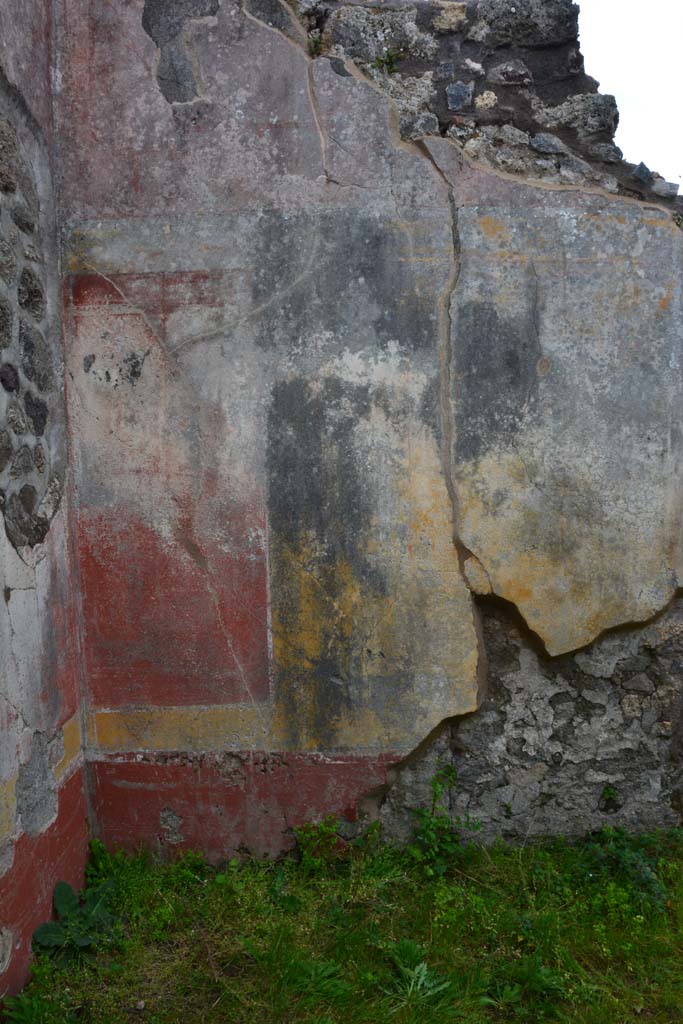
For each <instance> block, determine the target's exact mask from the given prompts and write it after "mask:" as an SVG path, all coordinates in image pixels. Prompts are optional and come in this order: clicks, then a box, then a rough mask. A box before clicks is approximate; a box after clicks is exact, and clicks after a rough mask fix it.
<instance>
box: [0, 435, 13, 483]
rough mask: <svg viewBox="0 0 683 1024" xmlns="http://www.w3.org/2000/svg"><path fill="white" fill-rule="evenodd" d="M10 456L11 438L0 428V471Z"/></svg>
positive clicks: (0, 471)
mask: <svg viewBox="0 0 683 1024" xmlns="http://www.w3.org/2000/svg"><path fill="white" fill-rule="evenodd" d="M11 457H12V439H11V437H10V436H9V434H8V432H7V431H6V430H0V473H2V471H3V470H4V468H5V467H6V465H7V463H8V462H9V460H10V459H11Z"/></svg>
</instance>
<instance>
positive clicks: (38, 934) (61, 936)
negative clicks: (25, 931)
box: [33, 921, 66, 948]
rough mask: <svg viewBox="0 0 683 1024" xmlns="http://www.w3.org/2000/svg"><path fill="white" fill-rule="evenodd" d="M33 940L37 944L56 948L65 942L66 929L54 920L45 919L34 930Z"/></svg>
mask: <svg viewBox="0 0 683 1024" xmlns="http://www.w3.org/2000/svg"><path fill="white" fill-rule="evenodd" d="M33 941H34V942H35V943H36V945H38V946H46V947H48V948H49V947H53V948H57V947H58V946H63V945H64V943H65V942H66V930H65V929H64V928H63V927H62V925H61V924H58V923H57V922H56V921H46V922H45V924H41V925H39V926H38V928H36V930H35V931H34V933H33Z"/></svg>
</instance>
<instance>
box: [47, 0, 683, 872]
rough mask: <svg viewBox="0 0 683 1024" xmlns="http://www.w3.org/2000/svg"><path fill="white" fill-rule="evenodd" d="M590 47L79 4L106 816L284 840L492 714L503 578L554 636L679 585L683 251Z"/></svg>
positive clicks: (359, 14)
mask: <svg viewBox="0 0 683 1024" xmlns="http://www.w3.org/2000/svg"><path fill="white" fill-rule="evenodd" d="M499 8H500V9H499ZM513 15H514V16H513ZM517 15H519V16H517ZM576 33H577V23H576V9H575V8H574V7H573V6H572V5H571V4H567V3H565V2H558V3H552V4H549V5H543V4H538V3H532V2H531V0H529V2H527V3H525V4H521V5H520V12H513V14H511V13H510V11H508V9H507V7H506V5H502V6H501V5H498V7H497V6H496V4H494V3H480V4H470V5H467V4H462V3H444V4H412V5H411V4H406V3H397V4H395V5H393V6H392V7H391V8H390V9H388V10H385V9H379V8H374V7H372V6H371V5H369V4H354V5H344V4H331V5H327V6H325V7H323V6H321V5H316V4H312V3H306V4H304V5H301V7H300V9H299V11H298V15H297V14H296V13H295V12H294V11H293V10H291V9H290V8H289V7H287V6H286V5H285V4H281V3H279V2H277V3H256V2H249V3H244V4H237V3H233V2H227V0H223V2H221V3H219V2H218V0H206V2H203V0H201V2H197V3H194V4H189V5H188V4H182V3H177V4H161V3H156V2H153V0H147V2H143V0H140V2H135V3H130V4H127V5H126V6H125V7H121V8H117V9H116V10H114V9H112V8H111V6H110V5H105V4H103V3H95V2H86V0H63V2H62V3H61V4H60V5H59V7H58V17H57V52H58V54H59V59H58V68H59V76H58V80H59V94H58V97H57V119H58V137H59V151H58V160H59V176H60V189H61V202H62V217H63V231H64V239H65V269H66V271H67V276H66V287H65V303H66V305H65V321H66V323H67V336H68V353H67V359H68V382H69V422H70V429H71V439H72V451H73V459H74V462H73V470H74V516H75V529H76V533H77V542H76V545H75V548H76V550H77V552H78V560H79V578H80V580H81V585H82V593H83V644H84V658H85V677H86V686H87V714H86V717H87V744H88V760H89V765H90V767H89V777H90V781H91V785H92V799H93V806H94V808H95V812H94V813H95V817H96V820H97V822H98V827H99V828H100V830H101V832H102V834H103V835H105V836H106V837H107V838H108V839H109V840H111V841H116V842H120V843H123V844H124V845H126V844H127V845H129V846H131V845H134V844H135V843H137V842H139V841H140V840H144V841H146V842H154V843H160V844H162V845H164V844H171V845H182V844H183V843H185V844H187V843H193V842H196V841H197V840H198V839H199V837H201V836H202V835H203V836H204V843H205V845H206V846H207V847H210V848H211V850H212V851H213V850H216V851H218V850H219V849H221V848H223V849H224V848H225V847H226V846H227V847H228V848H230V849H234V848H237V847H239V846H240V844H243V843H246V844H247V845H250V846H251V847H252V848H254V849H257V850H259V851H260V852H267V853H274V852H277V851H278V850H280V849H281V848H283V846H286V845H287V843H288V842H289V839H288V829H289V828H290V826H291V825H292V824H294V823H296V821H298V820H300V818H301V816H304V817H311V816H313V815H314V814H316V813H322V810H323V809H324V810H326V811H330V812H347V811H348V810H349V808H351V807H352V806H353V805H354V804H355V802H356V801H357V800H358V798H360V797H361V796H363V795H364V794H366V793H367V792H368V791H370V790H377V791H379V790H381V789H382V787H383V786H385V785H386V784H387V781H388V776H387V771H388V770H389V769H390V768H391V766H392V765H395V764H397V763H399V762H401V761H402V759H403V758H405V757H406V756H407V755H409V754H410V753H411V752H412V751H413V750H415V748H417V747H418V746H419V745H420V744H421V743H422V741H423V740H424V739H425V738H426V737H427V736H429V735H430V734H431V733H432V731H433V730H435V729H437V728H438V727H439V726H440V725H441V723H442V722H444V721H445V720H447V719H450V718H454V717H457V716H463V715H468V714H471V713H473V712H475V711H476V710H477V708H478V707H479V705H480V703H481V699H482V695H483V690H484V684H485V679H486V664H485V662H486V644H485V643H484V642H483V640H482V633H481V625H480V621H479V620H480V612H479V610H478V607H477V604H476V602H477V601H478V600H479V596H480V595H488V594H492V595H495V596H497V597H499V598H501V599H504V600H506V601H508V602H510V603H511V605H513V606H514V607H515V608H516V609H517V610H518V611H519V613H521V615H522V616H523V617H524V619H525V621H526V623H527V626H528V628H529V629H530V631H531V632H532V634H533V636H534V637H535V638H536V640H535V642H537V643H538V644H539V645H540V647H541V648H542V649H544V650H545V651H547V652H548V654H549V655H550V656H551V657H555V656H561V655H564V654H567V653H570V652H573V651H576V650H578V649H580V648H584V647H585V646H586V645H588V644H590V643H592V642H594V641H595V640H596V639H597V638H598V637H599V636H600V635H601V634H602V633H603V632H604V631H605V630H609V629H612V628H614V627H618V626H621V625H623V624H626V623H633V622H638V621H644V620H647V619H649V618H650V617H652V616H654V615H656V614H657V613H659V612H661V611H662V609H664V608H665V607H666V606H667V605H668V603H669V602H670V600H671V599H672V597H673V595H674V594H675V593H676V590H677V587H678V585H679V583H678V572H679V565H678V563H679V552H678V545H679V541H678V538H679V535H680V525H681V524H680V502H679V482H678V465H679V459H680V437H679V431H678V426H677V416H678V414H677V409H678V406H679V404H680V370H679V367H680V360H681V357H682V353H681V352H680V346H681V319H680V318H681V313H680V280H681V268H680V256H681V237H682V236H681V232H680V229H679V227H678V225H677V223H676V220H675V219H674V217H673V216H672V209H671V206H670V205H669V207H668V208H667V205H666V204H667V203H669V204H670V203H671V202H672V201H673V192H672V190H671V188H670V187H669V186H668V185H667V183H665V182H663V181H662V179H659V178H657V177H656V175H653V174H652V173H651V172H649V171H648V170H647V168H642V167H641V168H635V167H633V166H632V165H627V164H625V163H624V162H623V161H622V160H621V154H620V153H619V151H618V150H617V149H616V147H615V146H614V143H613V133H614V128H615V126H616V119H617V114H616V107H615V104H614V100H613V98H611V97H603V96H600V95H599V94H598V93H597V83H595V82H594V81H593V80H592V79H590V78H589V77H588V76H587V75H586V74H585V71H584V69H583V64H582V61H581V58H580V53H579V51H578V47H577V42H576ZM529 179H533V180H529ZM529 685H530V686H531V683H529ZM615 728H617V726H616V725H615ZM264 777H265V779H266V782H265V783H264ZM264 793H267V799H266V797H265V796H264ZM668 813H669V812H668V811H666V813H664V812H663V816H664V817H666V816H667V814H668ZM207 823H210V825H207ZM207 828H208V831H206V830H207ZM209 834H210V837H211V838H210V839H209V838H208V836H209Z"/></svg>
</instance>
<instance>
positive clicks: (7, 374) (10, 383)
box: [0, 363, 19, 394]
mask: <svg viewBox="0 0 683 1024" xmlns="http://www.w3.org/2000/svg"><path fill="white" fill-rule="evenodd" d="M0 384H2V386H3V388H4V389H5V391H9V393H10V394H12V393H13V392H15V391H18V390H19V374H18V373H17V371H16V368H15V367H14V366H12V364H11V363H3V364H2V366H0Z"/></svg>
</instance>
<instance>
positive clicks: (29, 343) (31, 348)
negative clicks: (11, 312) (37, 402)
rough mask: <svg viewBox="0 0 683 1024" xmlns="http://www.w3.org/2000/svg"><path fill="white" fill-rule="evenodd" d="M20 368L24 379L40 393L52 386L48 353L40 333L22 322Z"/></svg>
mask: <svg viewBox="0 0 683 1024" xmlns="http://www.w3.org/2000/svg"><path fill="white" fill-rule="evenodd" d="M19 344H20V346H21V368H22V370H23V371H24V374H25V375H26V378H27V379H28V380H30V381H31V383H32V384H35V385H36V387H37V388H39V389H40V390H41V391H49V390H51V388H52V387H53V386H54V379H53V373H52V360H51V359H50V351H49V349H48V347H47V345H46V343H45V339H44V338H43V336H42V334H41V333H40V331H38V330H37V329H36V328H35V327H31V325H30V324H28V323H26V321H25V320H22V321H21V323H20V324H19Z"/></svg>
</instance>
